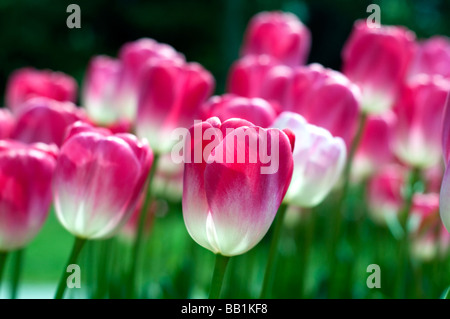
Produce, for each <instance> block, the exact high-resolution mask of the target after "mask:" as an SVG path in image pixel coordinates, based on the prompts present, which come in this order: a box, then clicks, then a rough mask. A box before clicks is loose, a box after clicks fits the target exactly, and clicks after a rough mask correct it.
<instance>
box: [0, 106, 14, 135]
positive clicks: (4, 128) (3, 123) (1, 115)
mask: <svg viewBox="0 0 450 319" xmlns="http://www.w3.org/2000/svg"><path fill="white" fill-rule="evenodd" d="M15 122H16V121H15V119H14V117H13V115H12V114H11V112H10V111H9V110H8V109H0V140H3V139H7V138H9V137H10V136H11V134H12V132H13V130H14V127H15V124H16V123H15Z"/></svg>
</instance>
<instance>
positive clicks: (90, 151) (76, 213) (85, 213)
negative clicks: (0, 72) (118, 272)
mask: <svg viewBox="0 0 450 319" xmlns="http://www.w3.org/2000/svg"><path fill="white" fill-rule="evenodd" d="M152 162H153V153H152V151H151V149H150V148H149V147H148V145H147V144H146V142H145V141H139V140H138V139H137V138H136V137H135V136H134V135H131V134H115V135H112V134H111V133H110V132H108V130H106V129H96V128H92V127H90V126H89V125H87V124H83V123H80V122H77V123H75V124H74V126H73V127H72V129H71V130H69V133H68V136H67V139H66V141H65V142H64V144H63V146H62V147H61V150H60V155H59V157H58V159H57V163H56V168H55V174H54V177H53V194H54V205H55V210H56V215H57V217H58V219H59V221H60V222H61V224H62V225H63V226H64V227H65V228H66V229H67V230H68V231H69V232H71V233H72V234H73V235H75V236H77V237H79V238H84V239H101V238H108V237H111V236H113V235H114V234H115V233H116V232H117V231H118V230H119V229H120V228H121V226H122V225H123V224H124V223H125V222H126V221H127V220H128V218H129V217H130V216H131V214H132V212H133V210H134V209H135V206H136V204H137V201H138V198H139V195H140V194H141V192H142V189H143V187H144V184H145V181H146V179H147V176H148V173H149V170H150V167H151V165H152Z"/></svg>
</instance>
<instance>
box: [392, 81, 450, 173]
mask: <svg viewBox="0 0 450 319" xmlns="http://www.w3.org/2000/svg"><path fill="white" fill-rule="evenodd" d="M449 90H450V82H448V81H446V80H443V79H442V78H441V77H440V76H433V77H430V76H426V75H418V76H416V77H415V79H414V80H413V81H411V82H410V83H409V84H408V85H407V86H406V87H405V88H404V89H403V90H402V94H401V96H400V98H399V100H398V101H397V103H396V104H395V106H394V109H393V110H394V112H395V114H396V116H397V122H396V125H395V126H394V130H393V136H392V137H393V139H392V146H393V151H394V153H395V154H396V155H397V156H398V158H399V159H400V160H402V161H403V162H404V163H406V164H408V165H411V166H414V167H418V168H428V167H432V166H433V165H436V164H438V163H439V161H440V160H441V156H442V155H441V154H442V146H441V134H442V117H443V110H444V106H445V100H446V98H447V93H448V92H449Z"/></svg>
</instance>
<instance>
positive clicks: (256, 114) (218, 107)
mask: <svg viewBox="0 0 450 319" xmlns="http://www.w3.org/2000/svg"><path fill="white" fill-rule="evenodd" d="M203 109H204V111H203V113H204V116H203V118H210V117H213V116H217V117H218V118H219V119H220V120H221V121H225V120H228V119H231V118H241V119H244V120H247V121H249V122H252V123H253V124H255V125H257V126H261V127H269V126H270V124H272V123H273V121H274V120H275V117H276V116H277V114H276V112H275V109H274V107H273V106H272V105H271V104H270V103H269V102H267V101H266V100H263V99H261V98H246V97H240V96H237V95H234V94H225V95H222V96H213V97H211V98H210V99H209V100H208V101H207V103H206V105H205V106H204V108H203Z"/></svg>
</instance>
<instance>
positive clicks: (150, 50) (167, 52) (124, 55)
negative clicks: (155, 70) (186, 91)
mask: <svg viewBox="0 0 450 319" xmlns="http://www.w3.org/2000/svg"><path fill="white" fill-rule="evenodd" d="M119 60H120V63H121V71H120V76H119V83H118V88H117V92H116V95H115V99H116V101H115V103H116V107H117V109H118V110H119V112H120V114H121V117H123V118H125V119H127V120H129V121H134V120H135V119H136V112H137V108H138V99H139V94H140V90H141V83H142V81H143V79H142V76H143V70H144V69H145V67H146V65H147V64H148V63H158V62H159V61H161V60H171V61H177V62H179V63H182V62H184V56H183V55H182V54H180V53H178V52H177V51H175V49H174V48H172V47H171V46H170V45H167V44H163V43H158V42H156V41H155V40H153V39H148V38H143V39H139V40H136V41H134V42H129V43H126V44H124V45H123V46H122V47H121V49H120V52H119ZM148 89H149V88H148V87H145V90H148Z"/></svg>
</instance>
